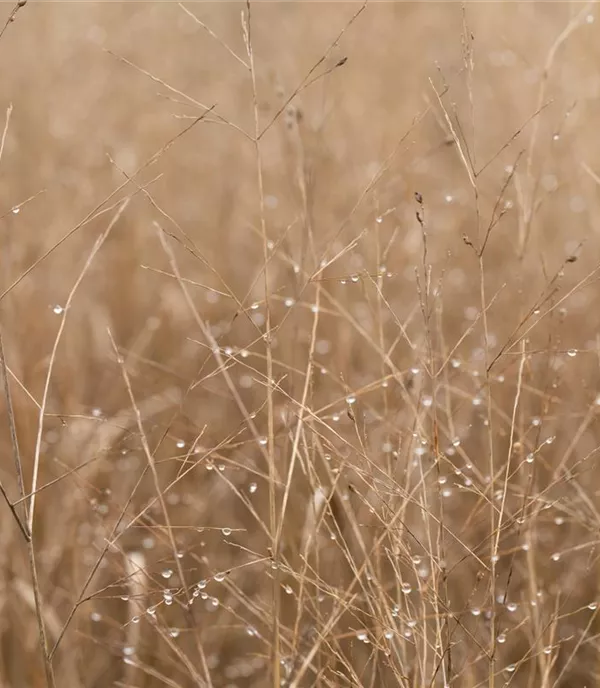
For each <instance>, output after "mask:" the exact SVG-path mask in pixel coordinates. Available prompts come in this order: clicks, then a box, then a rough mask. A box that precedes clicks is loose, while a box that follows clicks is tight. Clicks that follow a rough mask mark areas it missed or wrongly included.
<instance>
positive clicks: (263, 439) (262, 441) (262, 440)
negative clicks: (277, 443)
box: [258, 437, 268, 447]
mask: <svg viewBox="0 0 600 688" xmlns="http://www.w3.org/2000/svg"><path fill="white" fill-rule="evenodd" d="M267 442H268V440H267V438H266V437H261V438H260V439H259V440H258V443H259V444H260V445H261V446H262V447H264V446H265V445H266V444H267Z"/></svg>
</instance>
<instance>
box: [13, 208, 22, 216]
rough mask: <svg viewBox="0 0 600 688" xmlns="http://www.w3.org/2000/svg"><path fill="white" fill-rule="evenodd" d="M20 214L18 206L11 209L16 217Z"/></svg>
mask: <svg viewBox="0 0 600 688" xmlns="http://www.w3.org/2000/svg"><path fill="white" fill-rule="evenodd" d="M20 212H21V208H19V206H15V207H14V208H13V209H12V213H13V215H18V214H19V213H20Z"/></svg>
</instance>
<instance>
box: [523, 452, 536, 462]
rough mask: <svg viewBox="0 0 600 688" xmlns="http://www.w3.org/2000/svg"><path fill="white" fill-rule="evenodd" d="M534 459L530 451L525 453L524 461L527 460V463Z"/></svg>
mask: <svg viewBox="0 0 600 688" xmlns="http://www.w3.org/2000/svg"><path fill="white" fill-rule="evenodd" d="M534 459H535V456H534V455H533V454H531V453H529V454H527V456H526V457H525V461H527V463H533V460H534Z"/></svg>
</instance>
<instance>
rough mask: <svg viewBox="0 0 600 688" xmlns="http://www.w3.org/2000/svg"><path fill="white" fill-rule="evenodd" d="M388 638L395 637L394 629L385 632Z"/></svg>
mask: <svg viewBox="0 0 600 688" xmlns="http://www.w3.org/2000/svg"><path fill="white" fill-rule="evenodd" d="M383 635H384V636H385V637H386V638H387V639H388V640H391V639H392V638H393V637H394V631H386V632H385V633H384V634H383Z"/></svg>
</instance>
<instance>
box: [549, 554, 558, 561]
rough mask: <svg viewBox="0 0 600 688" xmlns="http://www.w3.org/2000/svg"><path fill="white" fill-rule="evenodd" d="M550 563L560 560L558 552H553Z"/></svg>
mask: <svg viewBox="0 0 600 688" xmlns="http://www.w3.org/2000/svg"><path fill="white" fill-rule="evenodd" d="M550 559H552V561H559V559H560V554H559V553H558V552H554V554H553V555H552V556H551V557H550Z"/></svg>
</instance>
